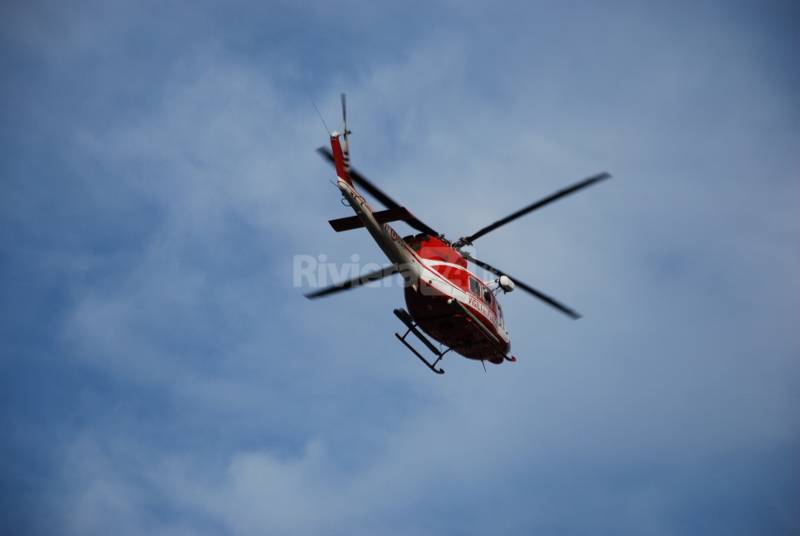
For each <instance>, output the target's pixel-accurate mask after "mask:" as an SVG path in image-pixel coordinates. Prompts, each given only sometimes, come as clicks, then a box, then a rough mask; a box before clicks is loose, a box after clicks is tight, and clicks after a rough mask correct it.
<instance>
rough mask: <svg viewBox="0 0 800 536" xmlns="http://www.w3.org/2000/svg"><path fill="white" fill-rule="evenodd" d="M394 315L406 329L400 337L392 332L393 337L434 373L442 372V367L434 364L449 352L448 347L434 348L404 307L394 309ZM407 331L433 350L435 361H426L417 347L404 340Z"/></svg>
mask: <svg viewBox="0 0 800 536" xmlns="http://www.w3.org/2000/svg"><path fill="white" fill-rule="evenodd" d="M394 315H395V316H396V317H397V318H399V319H400V322H402V323H403V324H405V326H406V327H407V328H408V329H407V330H406V332H405V333H404V334H403V336H402V337H401V336H400V334H399V333H395V334H394V336H395V337H397V340H398V341H400V342H402V343H403V344H404V345H405V347H406V348H408V349H409V350H411V353H413V354H414V355H415V356H417V357H418V358H419V360H420V361H422V362H423V363H425V366H427V367H428V368H429V369H431V370H432V371H433V372H435V373H436V374H444V369H443V368H441V367H439V368H436V365H437V364H438V363H439V361H441V360H442V358H443V357H444V355H445V354H446V353H447V352H449V351H450V348H448V349H447V350H445V351H444V352H440V351H439V350H437V349H436V347H435V346H434V345H433V344H432V343H431V341H430V340H428V338H427V337H426V336H425V335H424V334H423V333H422V332H421V331H420V330H419V329H417V325H416V324H415V323H414V319H413V318H411V315H410V314H408V312H407V311H406V310H405V309H395V310H394ZM409 333H413V334H414V335H416V337H417V338H418V339H419V340H420V341H422V343H423V344H424V345H425V346H427V347H428V350H430V351H431V352H433V354H434V355H436V361H434V362H433V363H431V362H430V361H428V360H427V359H425V358H424V357H422V354H420V353H419V352H418V351H417V349H416V348H414V347H413V346H411V345H410V344H409V343H408V341H407V340H406V337H408V334H409Z"/></svg>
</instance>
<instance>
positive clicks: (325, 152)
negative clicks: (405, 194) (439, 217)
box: [317, 147, 442, 238]
mask: <svg viewBox="0 0 800 536" xmlns="http://www.w3.org/2000/svg"><path fill="white" fill-rule="evenodd" d="M317 152H318V153H319V154H320V156H322V158H324V159H325V160H327V161H328V162H330V163H331V164H334V165H335V162H334V161H333V155H332V154H331V151H330V149H328V148H327V147H320V148H319V149H317ZM350 179H352V181H353V182H354V183H356V184H358V185H359V186H361V187H362V188H363V189H364V191H366V192H367V193H369V194H370V195H371V196H372V197H374V198H375V199H377V200H378V201H379V202H380V203H381V204H382V205H383V206H385V207H386V208H400V204H399V203H397V202H396V201H395V200H394V199H392V198H391V197H389V196H388V195H386V194H385V193H383V191H381V190H380V189H379V188H378V187H377V186H375V185H374V184H372V183H371V182H370V181H369V179H367V178H366V177H365V176H364V175H362V174H361V173H359V172H358V171H357V170H355V169H353V168H352V167H351V168H350ZM406 223H408V224H409V225H410V226H411V227H413V228H414V229H416V230H417V231H420V232H423V233H426V234H428V235H431V236H437V237H440V238H441V236H442V235H441V234H440V233H439V232H437V231H436V230H434V229H433V228H432V227H431V226H429V225H427V224H426V223H425V222H423V221H422V220H420V219H419V218H417V217H416V216H414V218H413V220H409V221H407V222H406Z"/></svg>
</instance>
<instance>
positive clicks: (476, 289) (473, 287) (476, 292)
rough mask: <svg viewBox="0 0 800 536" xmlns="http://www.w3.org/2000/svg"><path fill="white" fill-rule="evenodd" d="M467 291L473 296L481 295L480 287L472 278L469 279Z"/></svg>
mask: <svg viewBox="0 0 800 536" xmlns="http://www.w3.org/2000/svg"><path fill="white" fill-rule="evenodd" d="M469 291H470V292H471V293H473V294H474V295H475V296H480V295H481V286H480V284H479V283H478V281H477V280H476V279H475V278H474V277H470V278H469Z"/></svg>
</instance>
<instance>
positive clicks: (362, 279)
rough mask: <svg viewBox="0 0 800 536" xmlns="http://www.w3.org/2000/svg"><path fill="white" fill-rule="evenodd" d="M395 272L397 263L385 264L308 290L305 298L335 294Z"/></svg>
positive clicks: (396, 271)
mask: <svg viewBox="0 0 800 536" xmlns="http://www.w3.org/2000/svg"><path fill="white" fill-rule="evenodd" d="M396 273H398V268H397V265H396V264H392V265H391V266H386V267H384V268H381V269H380V270H376V271H374V272H370V273H368V274H364V275H362V276H359V277H355V278H353V279H349V280H347V281H343V282H341V283H337V284H335V285H331V286H329V287H325V288H323V289H320V290H316V291H314V292H309V293H308V294H306V298H308V299H309V300H314V299H316V298H321V297H323V296H328V295H329V294H335V293H337V292H341V291H343V290H350V289H353V288H357V287H360V286H361V285H366V284H367V283H371V282H373V281H379V280H381V279H383V278H384V277H388V276H390V275H392V274H396Z"/></svg>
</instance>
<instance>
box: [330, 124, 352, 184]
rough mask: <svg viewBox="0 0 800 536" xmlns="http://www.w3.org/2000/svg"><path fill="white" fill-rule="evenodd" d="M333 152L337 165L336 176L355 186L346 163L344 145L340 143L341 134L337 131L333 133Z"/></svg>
mask: <svg viewBox="0 0 800 536" xmlns="http://www.w3.org/2000/svg"><path fill="white" fill-rule="evenodd" d="M331 152H332V153H333V163H334V164H335V165H336V176H337V177H338V178H340V179H342V180H343V181H344V182H346V183H347V184H349V185H350V186H353V181H351V180H350V174H349V173H348V172H347V166H346V165H345V159H344V154H342V145H341V144H340V143H339V135H338V134H337V133H335V132H334V133H333V134H331Z"/></svg>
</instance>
